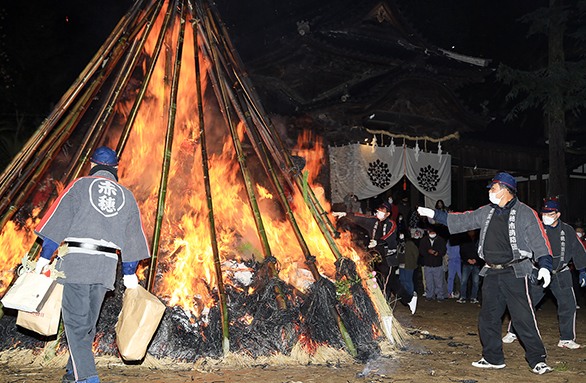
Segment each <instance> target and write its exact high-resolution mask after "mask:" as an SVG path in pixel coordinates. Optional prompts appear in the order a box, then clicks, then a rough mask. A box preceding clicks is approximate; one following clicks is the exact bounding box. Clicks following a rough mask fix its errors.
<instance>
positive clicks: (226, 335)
mask: <svg viewBox="0 0 586 383" xmlns="http://www.w3.org/2000/svg"><path fill="white" fill-rule="evenodd" d="M189 10H190V14H191V20H192V22H194V23H198V22H199V21H198V20H197V19H196V18H195V17H194V11H193V5H192V4H191V1H190V2H189ZM192 31H193V44H194V56H195V57H194V59H195V81H196V82H195V85H196V93H197V114H198V116H199V137H200V147H201V163H202V169H203V180H204V187H205V193H206V202H207V206H208V221H209V229H210V240H211V245H212V254H213V257H214V270H215V272H216V280H217V286H218V298H219V300H220V302H219V305H220V316H221V317H222V350H223V352H224V355H226V354H228V352H229V351H230V331H229V329H230V323H229V318H228V304H227V300H226V290H225V288H224V279H223V276H222V266H221V264H220V252H219V250H218V238H217V236H216V223H215V220H214V204H213V201H212V188H211V186H210V170H209V166H208V153H207V141H206V135H205V120H204V109H203V101H202V88H201V72H200V67H199V49H198V33H197V27H193V25H192Z"/></svg>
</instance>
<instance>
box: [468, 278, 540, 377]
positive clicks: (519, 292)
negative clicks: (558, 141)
mask: <svg viewBox="0 0 586 383" xmlns="http://www.w3.org/2000/svg"><path fill="white" fill-rule="evenodd" d="M530 288H531V287H530V282H529V278H528V277H524V278H517V277H515V272H514V271H513V268H512V267H510V268H508V269H507V270H505V271H504V272H501V273H495V274H487V275H486V276H485V277H484V282H483V285H482V309H481V310H480V315H479V317H478V329H479V332H480V340H481V341H482V356H484V358H485V359H486V360H487V361H488V362H489V363H491V364H504V363H505V355H504V353H503V342H502V340H501V337H502V333H501V332H502V331H501V328H502V319H501V318H502V316H503V314H504V312H505V309H506V308H507V307H508V309H509V313H510V314H511V319H512V321H513V322H514V324H515V329H516V331H517V336H518V337H519V339H520V341H521V342H523V345H524V347H525V359H527V362H529V366H531V368H533V367H535V365H536V364H537V363H539V362H545V355H546V351H545V347H544V346H543V341H542V339H541V335H540V334H539V330H538V328H537V320H536V319H535V312H534V311H533V305H532V302H531V298H530Z"/></svg>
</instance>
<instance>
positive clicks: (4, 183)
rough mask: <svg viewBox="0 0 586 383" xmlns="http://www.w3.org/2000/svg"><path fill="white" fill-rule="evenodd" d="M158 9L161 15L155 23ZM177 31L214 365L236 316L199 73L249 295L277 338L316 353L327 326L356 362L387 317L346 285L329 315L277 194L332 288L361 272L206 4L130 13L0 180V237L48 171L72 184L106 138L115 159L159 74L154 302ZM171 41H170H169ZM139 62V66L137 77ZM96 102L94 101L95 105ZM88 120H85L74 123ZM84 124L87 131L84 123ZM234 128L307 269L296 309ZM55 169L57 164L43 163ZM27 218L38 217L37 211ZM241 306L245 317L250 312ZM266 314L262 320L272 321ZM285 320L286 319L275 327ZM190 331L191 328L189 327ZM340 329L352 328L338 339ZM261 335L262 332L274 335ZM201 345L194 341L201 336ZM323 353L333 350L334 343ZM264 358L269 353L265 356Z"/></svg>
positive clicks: (321, 286) (170, 4) (159, 2)
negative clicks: (187, 95) (233, 182)
mask: <svg viewBox="0 0 586 383" xmlns="http://www.w3.org/2000/svg"><path fill="white" fill-rule="evenodd" d="M163 10H164V14H163V13H161V12H162V11H163ZM187 21H189V22H187ZM159 25H160V27H159V29H158V30H159V33H158V37H157V39H156V43H155V44H154V45H153V46H152V48H151V49H150V51H148V52H147V49H146V48H145V45H147V41H148V40H149V38H150V37H151V35H154V31H155V30H156V28H157V27H158V26H159ZM189 28H190V29H191V30H192V32H193V43H194V47H193V54H194V57H192V58H191V59H193V60H194V63H195V66H194V69H195V80H194V81H195V90H196V91H195V93H196V96H197V110H193V111H192V112H193V113H195V112H196V113H197V114H198V121H197V122H195V121H193V124H194V125H196V126H197V127H198V130H199V138H198V139H195V138H192V139H193V140H194V141H197V144H196V145H195V146H196V147H197V146H199V149H200V152H201V165H202V166H201V168H202V172H203V178H202V180H203V184H204V189H205V199H206V205H207V216H208V228H209V238H210V247H211V252H212V254H213V265H214V272H215V286H214V287H210V288H211V289H213V290H214V293H213V294H211V295H215V301H216V302H217V306H216V308H217V310H219V312H216V311H212V313H213V314H214V315H213V316H214V317H215V318H219V322H220V323H221V328H222V331H221V334H222V336H221V338H222V341H221V345H222V346H221V349H222V353H223V355H227V354H228V352H229V351H230V350H234V348H235V347H236V346H233V345H231V343H230V339H229V336H230V333H231V332H232V331H235V330H234V328H235V327H234V326H235V325H234V322H235V320H234V318H232V320H230V312H229V310H231V312H232V314H233V315H236V314H235V313H236V311H237V309H236V308H235V306H233V305H232V307H228V303H227V301H228V296H229V294H232V301H234V300H237V299H238V298H237V295H234V294H236V292H235V290H233V289H231V290H230V292H229V293H228V292H227V291H226V288H225V286H224V278H225V275H224V272H223V270H222V258H225V255H223V254H222V252H221V250H220V249H219V244H218V238H217V233H216V226H217V224H216V221H215V218H214V209H213V202H214V201H213V198H215V197H217V196H214V195H213V193H212V188H211V186H210V178H211V176H210V171H209V164H208V161H209V158H210V154H209V153H208V147H207V141H206V129H209V126H210V124H209V123H208V122H207V121H206V120H205V118H204V116H205V115H206V111H205V110H204V109H205V108H204V103H203V93H204V92H205V89H204V86H203V85H202V82H203V81H202V75H201V72H200V63H204V65H205V67H206V70H207V76H208V78H209V80H210V81H211V84H212V87H211V89H213V91H214V92H215V95H216V102H217V104H218V108H219V110H220V112H221V114H222V116H223V119H224V121H225V124H226V126H227V128H228V131H229V134H230V136H231V139H232V148H233V150H234V157H235V158H236V160H237V161H238V166H239V169H240V173H241V176H242V179H243V181H244V186H245V190H246V193H245V194H246V197H247V201H248V205H249V207H250V209H251V211H252V215H253V217H254V224H255V227H256V234H257V236H258V241H259V243H260V249H261V253H262V256H260V257H258V258H257V259H256V261H257V263H258V264H259V265H260V267H258V268H256V270H257V271H259V270H260V269H262V268H265V269H266V274H263V273H260V272H258V273H257V278H259V276H262V277H263V278H266V279H267V281H262V282H258V281H257V286H259V287H260V288H259V289H258V291H264V293H265V295H267V294H268V293H267V291H268V290H266V289H267V287H268V288H269V290H270V294H268V295H267V296H270V297H271V299H274V300H275V301H276V302H277V307H276V310H278V311H281V312H282V314H280V315H277V317H280V318H281V319H283V323H281V324H280V325H279V324H277V325H275V326H276V327H278V328H281V330H282V331H283V332H284V333H287V336H286V338H287V337H291V336H297V337H299V336H305V335H307V334H305V332H310V333H313V335H317V333H319V332H320V331H321V330H323V338H324V339H320V342H322V341H323V342H327V339H326V338H328V337H330V338H331V336H332V335H331V328H329V327H330V326H329V323H333V324H335V326H334V328H337V331H338V335H337V337H339V339H342V340H343V344H344V345H345V347H346V350H347V351H348V352H349V353H350V354H351V355H353V356H356V355H358V354H359V351H360V350H357V348H358V349H360V346H359V347H357V346H356V345H355V342H356V341H357V340H359V341H360V342H361V343H364V342H368V339H371V340H372V339H373V338H376V337H377V336H378V335H379V334H382V330H381V329H382V328H383V326H382V325H381V324H380V323H379V321H373V320H372V317H373V316H376V315H377V313H384V314H385V315H387V313H388V312H389V308H388V305H387V303H386V302H385V301H384V297H383V298H381V297H380V296H377V295H372V296H373V297H374V298H371V296H370V295H369V294H368V292H367V291H366V290H365V289H364V288H363V287H361V286H358V287H355V288H353V289H352V294H353V295H354V296H355V299H354V301H355V302H358V303H359V304H356V305H355V306H354V307H353V308H352V309H344V308H342V307H340V305H339V302H338V301H337V299H336V294H335V287H334V285H333V283H332V282H331V281H330V280H328V279H327V278H326V277H324V276H323V275H322V274H321V273H320V269H319V267H320V265H318V261H317V258H316V257H315V256H314V255H312V252H311V250H310V246H309V245H308V243H307V241H306V239H305V236H304V233H303V231H302V229H301V227H300V225H299V223H298V217H296V214H295V213H294V207H292V205H291V202H290V200H289V199H288V197H287V191H293V190H296V193H298V194H300V195H302V196H303V201H304V202H305V205H306V208H307V209H308V210H309V212H310V213H311V216H312V217H313V220H314V223H315V224H316V225H317V227H318V228H319V231H320V232H321V235H322V236H323V239H324V240H325V243H326V244H327V247H329V251H330V252H331V253H332V254H333V257H334V259H335V260H336V270H337V275H336V278H337V279H338V280H356V279H357V278H359V276H358V273H362V274H365V270H361V271H360V272H357V270H356V265H354V262H353V261H352V260H350V259H349V258H347V257H344V256H343V255H342V251H341V250H340V249H339V247H338V244H337V242H336V240H337V238H338V237H339V233H338V232H337V231H336V229H335V227H334V225H333V224H332V222H331V221H330V220H329V218H328V216H327V213H326V211H325V209H324V208H323V207H322V205H321V203H320V201H319V199H318V197H317V196H316V194H315V192H314V191H313V189H312V188H311V187H310V186H309V184H308V181H307V173H305V174H304V173H302V172H301V170H300V169H299V168H298V167H297V166H296V165H295V163H294V160H293V158H292V156H291V154H290V153H289V150H288V149H287V147H286V146H285V145H284V143H283V141H282V140H281V137H280V136H279V134H278V133H277V130H276V128H275V126H274V125H273V123H272V122H271V120H270V118H269V115H268V114H267V113H266V112H265V110H264V109H263V106H262V104H261V103H260V101H259V97H258V95H257V94H256V92H255V90H254V87H253V85H252V84H251V82H250V80H249V79H248V76H247V74H246V71H245V69H244V65H243V63H242V61H241V59H240V58H239V56H238V53H237V52H236V50H235V48H234V47H233V45H232V43H231V41H230V37H229V35H228V32H227V29H226V27H225V25H224V24H223V23H222V21H221V18H220V16H219V12H218V10H217V9H216V8H215V6H214V5H213V2H209V3H208V2H207V1H205V0H197V1H196V2H195V3H194V2H192V1H191V0H167V1H165V0H150V1H149V0H140V1H137V2H136V3H135V4H134V6H133V7H132V9H130V10H129V11H128V13H127V14H126V15H125V16H124V18H123V19H122V20H121V21H120V23H119V24H118V26H117V27H116V29H115V30H114V31H113V33H112V34H111V35H110V37H109V38H108V39H107V41H106V42H105V43H104V45H103V46H102V48H101V49H100V50H99V52H98V53H97V54H96V56H95V57H94V59H93V60H92V61H91V62H90V64H89V65H88V66H87V67H86V69H85V70H84V71H83V72H82V74H81V75H80V76H79V78H78V79H77V80H76V82H75V83H74V84H73V86H72V87H71V88H70V89H69V90H68V91H67V93H66V94H65V95H64V96H63V98H62V100H61V101H60V102H59V104H58V105H57V107H56V108H55V110H54V111H53V113H52V114H51V115H50V116H49V117H48V118H47V120H45V121H44V123H43V124H42V125H41V127H40V128H39V130H38V131H37V132H36V133H35V135H34V136H33V137H32V138H31V139H30V141H29V142H28V143H27V145H25V147H24V148H23V149H22V150H21V152H20V153H19V154H18V155H17V157H16V158H15V159H14V160H13V161H12V162H11V164H10V165H9V166H8V167H7V169H6V170H5V171H4V173H3V174H2V175H1V176H0V195H1V196H2V199H1V200H0V213H1V214H2V218H1V219H0V228H2V227H4V226H5V225H6V223H7V222H8V221H9V220H11V219H12V218H13V216H14V214H15V213H16V212H17V211H21V210H26V209H27V208H28V207H27V206H26V202H27V198H29V196H30V195H31V193H33V192H34V191H35V187H36V186H37V185H38V184H39V180H41V179H42V178H43V177H45V176H46V175H47V174H48V173H50V172H51V171H52V170H53V171H54V170H55V169H59V166H60V164H59V163H61V164H62V163H66V167H67V169H66V171H65V172H60V173H61V174H63V176H62V177H60V178H59V179H58V181H59V182H61V184H67V183H69V182H71V181H72V180H73V179H74V178H76V177H78V176H79V175H80V173H81V171H82V169H83V168H84V166H85V165H86V163H87V161H88V158H89V156H90V153H92V151H93V150H94V149H95V148H96V147H97V146H99V145H103V144H104V143H105V142H108V143H112V142H114V141H115V139H116V138H115V137H117V145H116V147H117V152H118V155H119V156H120V157H122V158H124V156H125V150H126V148H127V143H128V142H129V138H130V137H131V134H133V130H134V128H135V126H136V125H137V118H138V115H139V111H141V110H142V109H141V106H144V101H145V98H146V97H147V95H148V94H149V89H150V86H151V85H152V84H151V79H152V77H153V73H155V70H156V68H157V67H161V66H163V67H164V71H165V79H166V80H165V88H166V89H168V92H167V93H166V95H165V96H164V99H165V101H164V102H163V107H162V109H163V110H164V111H165V113H166V134H165V144H164V147H163V150H162V162H161V163H162V165H161V171H160V176H159V179H158V180H159V187H158V189H157V190H158V193H157V196H156V214H155V217H154V219H153V232H152V247H151V251H152V254H151V259H150V264H149V265H148V276H147V280H146V286H147V288H148V289H149V290H150V291H155V292H156V286H157V283H158V282H159V279H158V278H159V277H158V275H159V274H158V270H159V268H158V266H159V258H160V257H159V254H160V251H161V248H162V240H161V236H162V231H163V226H164V223H165V217H166V212H167V206H166V201H167V189H168V184H169V177H170V168H171V165H172V156H173V142H174V132H175V129H176V120H177V118H176V117H177V112H178V111H177V108H178V94H179V87H180V84H181V81H180V78H181V67H182V62H183V60H185V57H184V49H183V48H184V40H185V39H186V36H185V32H186V29H189ZM175 30H176V32H177V33H176V35H174V34H173V31H175ZM163 47H164V48H165V59H166V61H165V62H163V63H162V61H161V60H160V59H159V58H160V56H161V55H160V54H161V52H162V51H163ZM141 61H144V64H143V66H142V67H141V65H140V63H141ZM112 73H115V76H111V75H112ZM141 73H142V78H139V79H138V81H139V82H140V86H139V87H138V89H136V87H135V88H131V85H130V83H131V78H132V77H133V76H134V77H140V74H141ZM169 79H170V80H169ZM192 85H193V84H182V85H181V86H187V87H191V86H192ZM101 92H103V93H104V94H105V95H106V96H105V97H102V96H98V95H99V94H101ZM125 93H127V94H128V93H130V94H132V95H133V97H134V99H133V101H132V107H131V108H130V110H129V111H128V112H127V113H126V112H123V111H121V110H122V109H123V108H122V107H121V106H120V104H121V99H122V98H123V94H125ZM96 105H98V107H96ZM90 110H91V111H92V113H88V114H87V115H86V113H87V112H88V111H90ZM116 118H121V119H122V118H123V119H125V123H124V126H123V127H122V128H121V129H120V131H118V132H116V131H115V129H114V128H113V127H112V126H113V125H115V124H114V123H113V121H114V120H115V119H116ZM88 120H91V121H89V122H88ZM239 123H240V124H242V127H243V130H244V131H245V132H246V135H247V137H248V140H249V142H250V144H251V145H252V147H253V149H254V152H255V154H256V157H257V160H258V162H259V163H260V165H261V167H262V169H263V170H264V173H265V174H266V177H267V178H268V180H269V181H270V184H271V185H272V187H273V189H274V192H275V194H276V195H277V200H278V202H279V205H280V207H281V209H282V212H283V213H284V216H285V217H286V219H287V221H288V223H289V225H290V229H291V230H292V231H293V233H294V237H295V239H296V241H297V245H298V246H299V248H300V249H301V252H302V254H303V257H304V259H305V263H306V265H307V268H308V269H309V270H310V272H311V275H312V276H313V279H314V280H315V283H314V284H313V286H312V288H311V289H310V291H309V293H308V294H306V295H304V299H302V304H301V305H299V304H298V303H296V302H295V299H293V298H292V297H291V295H292V294H293V295H299V294H301V293H300V292H294V291H293V290H295V289H291V287H290V286H289V285H287V284H284V283H283V281H280V280H279V273H278V270H277V266H276V265H277V262H278V261H277V258H276V257H275V256H274V255H273V251H272V249H271V244H270V241H269V238H268V235H267V228H266V226H265V223H264V221H263V216H262V214H261V209H260V208H259V203H258V197H257V191H255V187H254V183H253V181H252V177H251V174H250V171H249V168H248V164H247V155H246V153H245V152H244V149H243V142H242V141H243V139H244V138H243V137H241V136H240V135H239V131H238V124H239ZM214 124H217V121H214ZM76 146H77V150H76V151H75V153H73V154H70V153H69V150H70V148H71V147H76ZM56 159H57V160H58V161H55V160H56ZM57 190H58V189H57V188H55V189H54V190H53V193H51V195H50V197H49V199H48V201H46V203H45V205H44V206H45V209H46V208H47V207H48V206H50V203H51V201H52V200H53V199H54V198H55V197H56V195H57ZM36 214H37V216H42V214H44V211H41V212H40V213H39V212H37V213H36ZM143 215H148V213H147V214H145V213H144V212H143ZM39 247H40V246H39V244H38V243H36V242H35V243H34V244H33V245H32V246H31V248H30V250H29V253H28V256H29V258H34V257H35V256H36V254H37V252H38V250H39ZM322 262H323V261H322ZM322 266H323V265H322ZM361 277H362V278H365V277H366V275H361ZM284 290H286V292H287V293H286V292H285V291H284ZM258 291H257V294H258V293H259V292H258ZM292 291H293V292H292ZM216 294H217V295H216ZM301 295H303V294H301ZM246 296H247V297H248V296H249V295H246ZM242 299H244V298H242ZM373 303H374V305H373ZM247 304H248V305H249V306H253V307H254V305H253V304H252V303H250V302H247ZM375 307H376V309H375ZM271 310H272V309H271ZM271 310H269V311H270V312H272V311H271ZM284 313H287V314H286V315H285V314H284ZM299 313H303V315H307V316H309V317H311V318H309V317H308V318H304V319H301V320H299V319H298V318H295V314H299ZM265 314H266V315H265V316H267V317H270V316H271V314H268V313H265ZM242 315H244V316H246V315H245V314H242ZM323 316H326V317H328V318H327V319H323V318H321V319H320V320H323V323H322V324H321V326H322V327H321V330H319V329H318V327H319V326H320V325H319V324H317V325H316V323H315V321H316V320H317V319H316V318H318V317H323ZM285 317H286V318H287V319H284V318H285ZM190 320H191V321H193V318H191V319H190ZM347 321H350V322H351V323H352V325H351V328H350V329H349V328H348V324H347V323H346V322H347ZM277 322H278V321H277ZM230 326H232V330H230ZM257 326H258V325H257ZM294 326H297V327H303V329H298V330H293V327H294ZM269 327H270V326H269ZM361 327H363V328H361ZM267 331H268V332H271V331H274V328H271V330H270V331H269V330H267ZM248 334H249V333H248ZM208 335H209V334H208ZM309 335H310V336H311V335H312V334H309ZM202 336H204V337H205V335H204V334H203V333H202ZM334 337H336V336H334ZM211 338H212V339H214V338H215V337H214V336H212V337H211ZM318 338H321V336H318ZM238 339H239V343H240V344H242V343H243V342H244V341H243V340H242V337H240V336H238ZM198 340H201V339H198ZM288 343H290V347H293V345H294V342H288ZM330 343H331V344H336V341H333V342H330ZM369 347H370V346H369ZM367 348H368V347H367ZM369 349H370V348H369ZM267 350H268V351H269V352H271V351H272V350H270V347H268V346H267ZM289 350H290V349H289ZM161 356H166V355H161Z"/></svg>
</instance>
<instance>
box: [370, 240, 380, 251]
mask: <svg viewBox="0 0 586 383" xmlns="http://www.w3.org/2000/svg"><path fill="white" fill-rule="evenodd" d="M377 244H378V243H377V242H376V239H371V240H370V242H368V248H369V249H372V248H373V247H376V245H377Z"/></svg>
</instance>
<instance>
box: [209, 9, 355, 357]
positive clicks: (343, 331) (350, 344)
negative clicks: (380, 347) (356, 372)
mask: <svg viewBox="0 0 586 383" xmlns="http://www.w3.org/2000/svg"><path fill="white" fill-rule="evenodd" d="M206 5H207V4H206ZM207 11H208V14H209V8H207ZM210 18H212V16H211V15H210V16H209V17H208V18H205V17H204V19H205V20H206V21H208V23H209V19H210ZM211 29H212V28H211V27H210V26H209V25H207V24H206V28H205V31H206V32H207V33H208V34H210V30H211ZM204 36H205V34H204ZM215 37H217V36H215ZM207 43H208V47H209V48H211V49H210V50H211V52H212V55H213V61H212V62H213V63H215V65H213V66H214V68H215V69H216V72H217V79H216V82H217V84H218V85H219V86H217V87H216V88H220V89H221V90H222V98H221V99H222V100H223V102H224V105H225V106H224V108H223V111H224V112H225V117H226V116H227V117H228V119H229V122H228V123H229V125H230V129H231V131H233V130H234V124H233V123H232V122H231V120H230V115H229V109H228V107H227V99H226V93H225V92H226V89H229V87H228V86H227V84H226V83H225V81H224V79H225V76H222V74H221V72H220V65H219V64H220V63H219V61H218V60H219V58H218V53H217V49H218V45H217V44H215V43H214V42H213V40H212V36H208V42H207ZM214 47H215V49H214ZM235 108H236V107H235ZM236 109H237V108H236ZM234 134H235V133H232V135H233V137H234ZM236 135H237V133H236ZM235 146H236V145H235ZM237 154H238V157H239V161H240V158H241V154H240V153H238V149H237ZM309 265H310V270H311V269H312V265H313V268H314V269H313V270H315V276H316V281H317V280H319V278H321V275H319V273H318V272H317V268H315V264H314V263H309ZM313 270H312V273H313V272H314V271H313ZM330 312H331V313H332V316H333V318H334V320H335V321H336V323H337V325H338V328H339V330H340V333H341V335H342V338H343V339H344V342H345V343H346V347H347V349H348V351H349V352H350V354H351V355H353V356H355V355H356V354H357V352H356V348H355V347H354V343H353V341H352V338H351V337H350V334H349V333H348V331H347V329H346V327H345V325H344V323H343V321H342V318H341V317H340V314H339V313H338V311H337V310H336V309H335V307H334V305H333V304H332V305H331V306H330Z"/></svg>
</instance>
